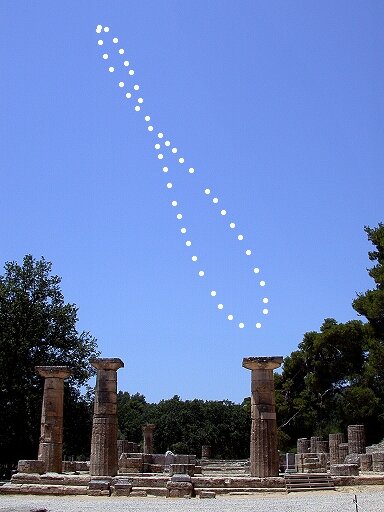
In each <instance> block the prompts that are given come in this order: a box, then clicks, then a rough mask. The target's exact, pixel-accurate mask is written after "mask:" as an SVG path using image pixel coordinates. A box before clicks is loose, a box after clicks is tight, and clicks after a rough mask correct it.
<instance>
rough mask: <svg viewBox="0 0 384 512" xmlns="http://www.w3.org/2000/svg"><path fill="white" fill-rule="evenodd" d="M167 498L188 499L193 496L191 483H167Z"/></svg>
mask: <svg viewBox="0 0 384 512" xmlns="http://www.w3.org/2000/svg"><path fill="white" fill-rule="evenodd" d="M167 490H168V497H169V498H186V497H187V498H190V497H192V494H193V485H192V483H191V482H172V481H169V482H168V483H167Z"/></svg>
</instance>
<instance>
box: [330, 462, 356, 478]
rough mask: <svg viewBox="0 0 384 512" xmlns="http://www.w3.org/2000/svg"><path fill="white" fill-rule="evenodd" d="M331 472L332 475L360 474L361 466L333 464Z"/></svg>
mask: <svg viewBox="0 0 384 512" xmlns="http://www.w3.org/2000/svg"><path fill="white" fill-rule="evenodd" d="M330 472H331V475H339V476H358V475H359V466H358V465H357V464H332V465H331V467H330Z"/></svg>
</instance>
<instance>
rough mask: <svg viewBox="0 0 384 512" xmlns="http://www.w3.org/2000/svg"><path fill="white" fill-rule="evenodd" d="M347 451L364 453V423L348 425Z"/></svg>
mask: <svg viewBox="0 0 384 512" xmlns="http://www.w3.org/2000/svg"><path fill="white" fill-rule="evenodd" d="M348 453H365V429H364V425H348Z"/></svg>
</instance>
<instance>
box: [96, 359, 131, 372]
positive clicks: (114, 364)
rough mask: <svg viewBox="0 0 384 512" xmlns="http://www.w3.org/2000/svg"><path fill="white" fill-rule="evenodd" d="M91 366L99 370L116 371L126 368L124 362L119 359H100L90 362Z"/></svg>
mask: <svg viewBox="0 0 384 512" xmlns="http://www.w3.org/2000/svg"><path fill="white" fill-rule="evenodd" d="M90 363H91V365H92V366H93V367H94V368H96V369H97V370H114V371H117V370H118V369H119V368H124V363H123V361H122V360H121V359H120V358H118V357H99V358H97V359H91V360H90Z"/></svg>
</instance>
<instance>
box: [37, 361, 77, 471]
mask: <svg viewBox="0 0 384 512" xmlns="http://www.w3.org/2000/svg"><path fill="white" fill-rule="evenodd" d="M35 370H36V372H37V373H38V374H39V375H41V376H42V377H44V379H45V381H44V396H43V406H42V409H41V433H40V442H39V454H38V460H41V461H43V462H44V469H45V472H54V473H61V471H62V460H63V401H64V379H66V378H68V377H69V376H70V375H71V374H72V372H71V370H70V369H69V368H67V367H66V366H36V367H35Z"/></svg>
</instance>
